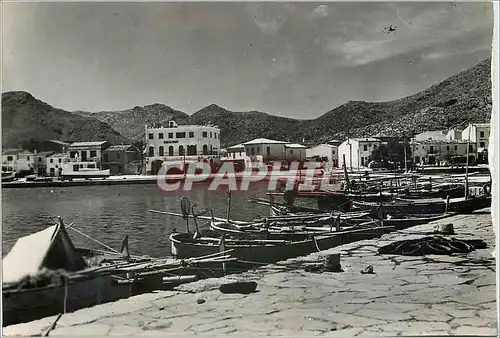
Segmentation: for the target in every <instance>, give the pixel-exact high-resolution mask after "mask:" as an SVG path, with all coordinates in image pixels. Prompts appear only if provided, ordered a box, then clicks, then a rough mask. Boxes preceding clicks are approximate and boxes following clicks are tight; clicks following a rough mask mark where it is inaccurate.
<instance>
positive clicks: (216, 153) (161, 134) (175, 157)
mask: <svg viewBox="0 0 500 338" xmlns="http://www.w3.org/2000/svg"><path fill="white" fill-rule="evenodd" d="M145 131H146V149H145V152H146V171H147V172H150V173H153V174H154V173H155V172H157V171H158V169H159V168H160V166H161V164H162V163H163V162H165V161H172V162H183V163H190V162H200V161H204V162H209V163H211V164H212V163H216V162H218V161H219V159H220V129H219V128H218V127H217V126H213V125H204V126H203V125H178V124H177V123H175V122H174V121H169V122H168V125H167V126H146V127H145Z"/></svg>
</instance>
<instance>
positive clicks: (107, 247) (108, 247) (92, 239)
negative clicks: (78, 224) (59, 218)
mask: <svg viewBox="0 0 500 338" xmlns="http://www.w3.org/2000/svg"><path fill="white" fill-rule="evenodd" d="M66 229H71V230H73V231H75V232H77V233H79V234H80V235H82V236H84V237H86V238H88V239H90V240H91V241H94V242H96V243H97V244H99V245H102V246H103V247H105V248H106V249H108V250H111V251H113V252H114V253H117V254H121V253H120V252H119V251H118V250H115V249H113V248H112V247H110V246H108V245H106V244H104V243H102V242H100V241H98V240H97V239H94V238H92V237H90V236H89V235H86V234H84V233H83V232H81V231H80V230H77V229H75V228H73V227H72V226H71V225H70V226H68V227H66Z"/></svg>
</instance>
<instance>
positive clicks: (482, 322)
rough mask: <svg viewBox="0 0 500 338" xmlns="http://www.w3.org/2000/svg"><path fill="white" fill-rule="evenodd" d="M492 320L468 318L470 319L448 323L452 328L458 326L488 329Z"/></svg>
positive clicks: (458, 319) (459, 319)
mask: <svg viewBox="0 0 500 338" xmlns="http://www.w3.org/2000/svg"><path fill="white" fill-rule="evenodd" d="M493 321H494V320H492V318H481V317H477V316H476V317H470V318H456V319H453V320H452V321H451V322H450V325H451V326H452V327H460V326H474V327H488V326H489V325H490V324H491V323H492V322H493Z"/></svg>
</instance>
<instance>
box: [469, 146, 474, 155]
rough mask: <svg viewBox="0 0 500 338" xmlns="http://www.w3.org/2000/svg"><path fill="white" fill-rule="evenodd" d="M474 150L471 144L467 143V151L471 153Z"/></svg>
mask: <svg viewBox="0 0 500 338" xmlns="http://www.w3.org/2000/svg"><path fill="white" fill-rule="evenodd" d="M473 151H474V148H473V146H472V144H469V152H470V153H472V152H473Z"/></svg>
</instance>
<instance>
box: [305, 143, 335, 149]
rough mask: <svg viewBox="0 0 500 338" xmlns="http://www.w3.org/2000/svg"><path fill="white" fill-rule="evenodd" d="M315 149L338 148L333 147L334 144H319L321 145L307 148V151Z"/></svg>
mask: <svg viewBox="0 0 500 338" xmlns="http://www.w3.org/2000/svg"><path fill="white" fill-rule="evenodd" d="M317 147H329V148H338V146H337V145H335V144H328V143H321V144H317V145H315V146H312V147H310V148H308V149H313V148H317Z"/></svg>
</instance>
